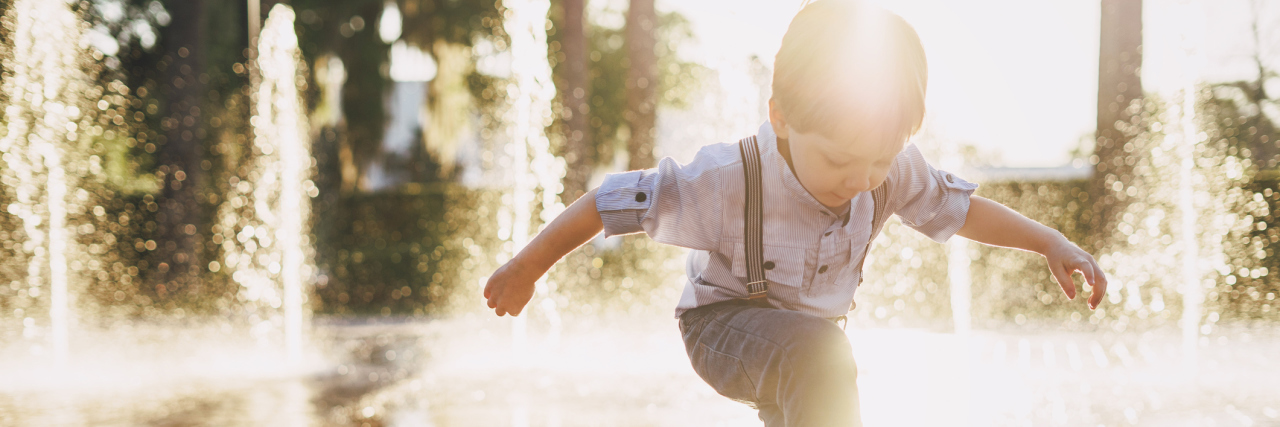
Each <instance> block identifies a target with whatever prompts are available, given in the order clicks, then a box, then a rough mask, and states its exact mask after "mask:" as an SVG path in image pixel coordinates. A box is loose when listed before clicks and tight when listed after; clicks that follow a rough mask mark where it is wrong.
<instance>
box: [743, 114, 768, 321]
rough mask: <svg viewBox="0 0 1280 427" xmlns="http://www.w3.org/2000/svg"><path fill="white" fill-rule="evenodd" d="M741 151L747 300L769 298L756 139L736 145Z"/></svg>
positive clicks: (758, 152) (751, 138) (758, 150)
mask: <svg viewBox="0 0 1280 427" xmlns="http://www.w3.org/2000/svg"><path fill="white" fill-rule="evenodd" d="M738 149H739V150H740V151H742V173H743V175H745V176H746V184H747V187H746V188H747V192H746V203H743V204H742V205H743V210H742V218H743V222H742V224H743V226H742V238H743V243H744V245H743V246H744V247H745V248H746V255H747V299H751V300H761V301H763V300H764V299H765V298H768V292H769V281H768V280H765V278H764V206H762V203H764V200H763V197H764V196H763V193H764V191H763V189H761V188H760V186H761V177H760V147H759V146H757V144H756V137H754V136H753V137H749V138H746V139H743V140H742V141H739V142H738Z"/></svg>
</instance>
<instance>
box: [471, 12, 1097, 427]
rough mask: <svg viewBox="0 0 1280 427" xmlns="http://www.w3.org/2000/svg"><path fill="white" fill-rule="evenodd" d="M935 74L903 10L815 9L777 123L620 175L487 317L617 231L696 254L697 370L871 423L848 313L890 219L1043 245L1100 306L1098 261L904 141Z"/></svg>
mask: <svg viewBox="0 0 1280 427" xmlns="http://www.w3.org/2000/svg"><path fill="white" fill-rule="evenodd" d="M926 80H927V69H926V63H925V58H924V50H923V48H922V47H921V45H920V41H919V38H918V36H917V35H916V33H915V30H914V29H912V28H911V26H910V25H908V24H907V23H906V22H905V21H903V20H902V18H900V17H898V16H897V15H894V14H892V13H889V12H887V11H885V10H883V9H879V8H877V7H874V6H869V5H866V4H863V3H860V2H856V1H851V0H819V1H816V2H814V3H812V4H810V5H808V6H807V7H805V8H804V9H803V10H801V11H800V13H799V14H797V15H796V17H795V18H794V19H793V20H792V22H791V25H790V27H789V28H788V29H787V33H786V35H785V36H784V38H783V40H782V47H781V49H779V51H778V55H777V58H776V61H775V69H774V74H773V97H772V99H770V101H769V122H768V123H765V124H764V125H763V126H761V127H760V130H759V133H758V134H757V135H756V136H755V137H754V138H748V139H745V140H743V141H741V142H740V143H738V144H717V145H710V146H707V147H705V148H703V149H702V150H701V151H699V152H698V154H697V156H695V158H694V159H693V161H691V162H690V163H689V164H686V165H679V164H677V163H676V162H675V161H673V160H671V159H669V158H668V159H663V160H662V161H661V162H660V163H659V165H658V167H657V168H655V169H649V170H643V171H632V172H625V173H619V174H612V175H609V176H608V177H607V178H606V179H605V181H604V183H603V184H601V185H600V187H599V188H597V189H596V190H593V191H591V192H589V193H588V194H587V195H585V196H583V197H582V198H581V199H578V200H577V201H576V202H574V203H573V204H572V205H571V206H570V207H569V208H568V209H567V210H566V211H565V212H564V213H563V214H562V215H561V216H560V217H558V218H556V219H555V220H554V221H552V222H551V223H550V224H548V226H547V228H546V229H545V230H544V231H543V232H542V233H540V234H539V235H538V236H537V237H536V238H535V239H534V240H533V241H532V242H531V243H530V244H529V245H528V246H527V247H526V248H524V250H522V251H521V252H520V253H519V254H517V255H516V256H515V258H513V259H512V260H511V261H510V262H508V263H507V264H506V265H503V266H502V267H501V268H499V269H498V270H497V271H496V272H494V274H493V276H492V277H491V278H490V279H489V282H488V285H487V286H486V287H485V290H484V295H485V297H486V298H488V305H489V307H490V308H493V309H494V310H495V312H496V313H497V314H498V315H499V316H502V315H504V314H511V315H513V316H515V315H519V314H520V312H521V310H522V309H523V308H524V306H525V304H527V303H528V302H529V300H530V298H531V297H532V296H533V291H534V282H535V281H536V280H537V279H538V278H539V277H541V276H542V275H543V274H544V273H546V272H547V270H548V269H550V268H551V266H552V265H553V264H555V263H556V262H557V261H558V260H559V259H560V258H561V257H563V256H564V255H565V254H567V253H568V252H570V251H572V250H573V249H575V248H577V247H578V246H580V245H582V244H583V243H584V242H586V241H588V240H589V239H591V238H592V237H593V236H595V235H596V234H597V233H599V232H600V231H601V230H602V229H603V230H604V232H605V234H606V235H618V234H628V233H637V232H641V231H643V232H646V233H648V234H649V236H650V237H651V238H653V239H654V240H656V241H658V242H662V243H666V244H670V245H676V246H682V247H686V248H690V249H692V251H691V252H690V254H689V258H688V262H687V273H688V278H689V280H688V282H687V284H686V285H685V289H684V294H683V295H682V296H681V298H680V302H679V304H678V306H677V307H676V316H677V317H678V318H679V319H680V330H681V333H682V334H683V336H684V342H685V347H686V350H687V351H688V354H689V358H690V361H691V362H692V364H693V368H694V371H696V372H697V373H698V375H700V376H701V377H702V378H703V379H704V380H706V381H707V383H708V384H710V385H711V386H712V387H714V388H715V389H716V391H717V392H719V393H720V394H722V395H724V396H727V397H729V398H732V399H735V400H740V401H744V402H747V403H750V404H752V405H753V406H754V407H756V408H757V409H758V410H759V414H760V419H761V420H763V421H764V423H765V425H767V426H771V427H772V426H856V425H860V424H861V421H860V415H859V408H858V389H857V384H856V378H857V368H856V366H855V364H854V360H853V356H852V351H851V347H850V344H849V341H848V338H847V337H846V335H845V334H844V333H843V331H842V330H841V327H840V326H837V323H836V322H834V321H833V320H834V319H837V318H843V315H844V314H846V313H847V312H848V311H849V310H850V309H851V308H850V307H851V305H852V303H853V295H854V291H856V290H857V288H858V284H859V283H860V282H861V281H862V271H861V267H862V260H863V258H864V257H865V256H866V250H867V248H868V247H869V242H870V240H871V239H873V238H874V234H875V232H876V231H878V230H879V226H880V225H881V224H882V223H883V217H885V216H887V215H888V214H895V215H898V217H899V218H900V219H901V220H902V222H903V223H904V224H907V225H908V226H911V227H913V228H915V229H916V230H918V231H920V232H921V233H924V234H925V235H927V236H929V237H930V238H932V239H933V240H936V241H939V242H942V241H945V240H947V239H948V238H949V237H951V236H952V235H954V234H959V235H961V236H964V237H965V238H968V239H972V240H975V241H978V242H982V243H985V244H988V245H994V246H1003V247H1010V248H1018V249H1022V250H1028V251H1034V252H1036V253H1039V254H1041V255H1043V256H1044V257H1045V259H1046V260H1047V261H1048V263H1049V271H1051V272H1052V273H1053V275H1054V277H1055V278H1056V279H1057V281H1058V283H1059V284H1060V285H1061V286H1062V289H1063V291H1064V292H1065V293H1066V294H1067V296H1068V297H1070V298H1073V299H1074V298H1075V294H1076V289H1075V285H1074V283H1073V282H1072V281H1071V274H1072V273H1073V272H1075V271H1079V272H1081V273H1082V274H1083V276H1084V278H1085V280H1086V281H1087V282H1088V283H1089V284H1091V285H1092V286H1093V292H1092V295H1091V296H1090V298H1089V307H1090V308H1091V309H1092V308H1096V307H1097V305H1098V304H1099V303H1100V302H1101V301H1102V296H1103V294H1104V293H1105V292H1106V278H1105V276H1104V275H1103V273H1102V270H1101V269H1100V268H1099V267H1098V265H1097V263H1096V262H1095V261H1094V259H1093V257H1092V256H1090V255H1089V254H1088V253H1085V252H1084V251H1082V250H1081V249H1080V248H1078V247H1076V246H1075V245H1074V244H1072V243H1071V242H1069V241H1067V239H1066V238H1065V237H1063V235H1062V234H1060V233H1058V232H1057V231H1055V230H1053V229H1051V228H1048V227H1045V226H1043V225H1040V224H1038V223H1036V222H1035V221H1032V220H1030V219H1027V218H1026V217H1024V216H1022V215H1020V214H1018V213H1016V212H1014V211H1012V210H1010V209H1009V208H1006V207H1004V206H1002V205H1000V204H998V203H995V202H992V201H990V200H987V199H984V198H981V197H976V196H973V195H972V194H973V191H974V189H976V188H977V186H976V185H974V184H971V183H968V182H965V181H964V180H961V179H960V178H958V177H956V176H955V175H952V174H950V173H947V172H944V171H940V170H936V169H934V168H933V167H931V166H930V165H929V164H928V163H926V162H925V160H924V158H923V157H922V156H921V154H920V151H919V150H918V149H917V148H916V147H915V146H914V145H910V144H906V141H907V139H908V138H909V137H910V136H911V135H913V134H915V133H916V131H917V130H919V128H920V126H921V123H922V120H923V117H924V98H925V84H926ZM741 144H753V146H754V147H758V150H759V154H758V161H755V160H752V161H753V162H755V163H758V164H759V169H760V174H761V177H762V178H761V182H762V187H763V188H762V191H760V193H759V194H762V195H761V196H758V197H760V198H762V200H761V202H762V203H759V204H758V205H757V206H758V209H760V210H762V215H763V224H764V226H763V239H762V242H763V244H762V246H763V249H762V252H763V260H764V261H763V270H764V276H765V278H766V280H767V290H766V291H764V292H761V291H760V288H759V285H758V284H756V283H755V282H753V283H752V286H751V290H752V291H753V292H748V288H749V287H748V278H747V277H748V276H749V274H748V269H749V267H748V264H749V262H748V261H749V259H759V258H756V257H753V256H751V255H749V254H753V253H758V252H755V251H752V250H751V248H750V246H752V241H756V242H759V241H760V239H756V240H753V239H750V238H744V236H745V235H747V232H745V231H744V225H750V223H747V222H746V220H745V219H744V216H745V215H750V214H751V213H750V212H751V211H750V209H749V208H750V206H749V205H744V204H745V203H746V202H745V201H744V200H745V199H747V197H748V191H747V188H748V187H747V183H746V178H744V169H743V168H744V158H747V157H752V158H753V159H754V156H748V154H747V153H748V152H749V151H746V150H743V148H744V147H743V146H740V145H741ZM873 189H874V191H873ZM751 194H757V193H755V192H754V191H753V192H751ZM744 206H747V208H744ZM877 220H878V221H880V223H873V222H875V221H877ZM756 265H757V266H758V265H760V264H759V263H757V264H756ZM752 268H754V267H752ZM754 271H759V270H758V269H757V270H754ZM756 277H759V276H758V275H757V276H756ZM752 293H754V295H750V296H754V297H757V298H748V296H749V294H752ZM760 297H763V298H760Z"/></svg>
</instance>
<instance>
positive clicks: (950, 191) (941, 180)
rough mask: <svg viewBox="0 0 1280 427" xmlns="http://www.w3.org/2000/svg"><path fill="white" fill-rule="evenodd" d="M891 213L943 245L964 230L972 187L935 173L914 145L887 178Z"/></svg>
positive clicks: (940, 171) (946, 173)
mask: <svg viewBox="0 0 1280 427" xmlns="http://www.w3.org/2000/svg"><path fill="white" fill-rule="evenodd" d="M890 183H891V187H890V188H889V191H890V193H889V209H890V212H893V213H894V214H896V215H898V218H900V219H902V222H903V223H904V224H906V225H907V226H909V227H911V228H914V229H916V231H919V232H920V233H922V234H924V235H925V236H929V238H930V239H933V240H934V241H936V242H945V241H947V239H949V238H951V236H953V235H955V234H956V232H957V231H960V228H961V227H963V226H964V221H965V217H966V216H967V215H968V214H969V196H971V195H972V194H973V191H974V190H976V189H977V188H978V184H974V183H971V182H968V181H965V180H963V179H960V177H958V176H956V175H955V174H953V173H951V172H947V171H943V170H938V169H934V168H933V166H932V165H930V164H929V163H928V162H927V161H925V159H924V155H922V154H920V149H918V148H916V146H915V145H914V144H911V145H908V146H907V147H906V148H905V149H904V150H902V153H901V154H898V157H897V159H896V160H895V165H894V169H893V170H892V173H891V176H890Z"/></svg>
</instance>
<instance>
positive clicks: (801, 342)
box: [787, 316, 855, 375]
mask: <svg viewBox="0 0 1280 427" xmlns="http://www.w3.org/2000/svg"><path fill="white" fill-rule="evenodd" d="M808 317H810V321H806V322H802V323H800V324H799V325H798V327H797V328H796V329H795V333H794V335H793V340H792V341H791V342H790V343H789V344H790V345H789V346H788V349H787V356H788V359H790V361H791V363H792V365H794V366H793V368H795V369H798V370H813V371H815V372H817V373H818V374H819V375H821V373H822V372H823V371H827V372H829V373H834V372H835V371H831V370H833V369H834V370H836V371H840V370H846V369H852V368H854V366H855V365H854V360H853V348H852V347H851V346H850V345H849V338H848V337H847V336H845V334H844V330H842V329H840V327H839V326H836V324H835V322H832V321H829V320H827V319H823V318H819V317H813V316H808Z"/></svg>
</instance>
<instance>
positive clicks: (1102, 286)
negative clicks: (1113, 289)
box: [1089, 278, 1107, 310]
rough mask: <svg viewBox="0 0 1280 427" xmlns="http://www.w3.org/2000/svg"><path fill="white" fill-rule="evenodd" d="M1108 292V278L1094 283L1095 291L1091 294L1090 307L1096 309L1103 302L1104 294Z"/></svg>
mask: <svg viewBox="0 0 1280 427" xmlns="http://www.w3.org/2000/svg"><path fill="white" fill-rule="evenodd" d="M1106 294H1107V279H1106V278H1103V279H1102V280H1099V281H1098V283H1095V284H1094V285H1093V292H1092V293H1090V294H1089V309H1090V310H1096V309H1097V308H1098V305H1099V304H1102V296H1103V295H1106Z"/></svg>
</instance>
